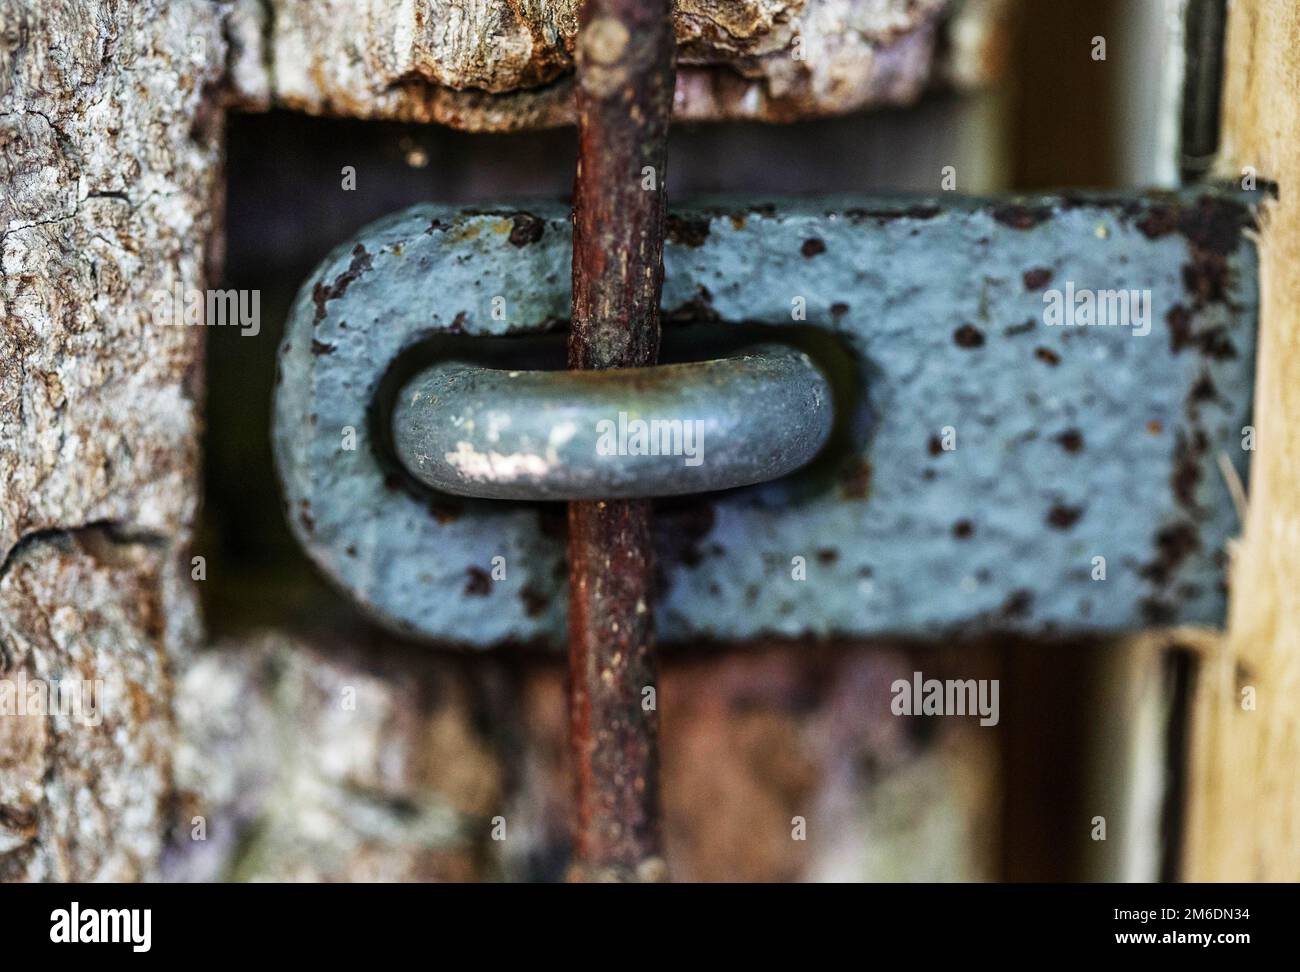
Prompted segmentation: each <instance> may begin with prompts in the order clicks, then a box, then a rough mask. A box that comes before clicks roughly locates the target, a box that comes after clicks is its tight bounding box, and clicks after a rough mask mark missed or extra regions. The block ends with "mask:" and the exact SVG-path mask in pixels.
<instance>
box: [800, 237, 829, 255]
mask: <svg viewBox="0 0 1300 972" xmlns="http://www.w3.org/2000/svg"><path fill="white" fill-rule="evenodd" d="M799 252H800V253H802V254H803V255H804V256H805V257H807V258H809V259H811V258H812V257H815V256H818V255H820V254H822V253H825V252H826V244H825V242H823V241H822V240H820V239H818V238H817V237H816V236H810V237H808V239H806V240H804V241H803V246H801V247H799Z"/></svg>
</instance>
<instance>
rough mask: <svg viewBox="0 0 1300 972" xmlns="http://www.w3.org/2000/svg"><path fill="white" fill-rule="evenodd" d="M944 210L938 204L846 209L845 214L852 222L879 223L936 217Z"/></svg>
mask: <svg viewBox="0 0 1300 972" xmlns="http://www.w3.org/2000/svg"><path fill="white" fill-rule="evenodd" d="M941 212H943V210H941V209H940V208H939V207H938V206H908V207H906V208H904V209H863V208H860V207H859V208H855V209H846V210H845V211H844V216H845V218H847V219H848V220H849V221H850V222H853V223H863V222H867V221H872V222H875V223H877V224H878V225H883V224H885V223H891V222H893V221H894V220H899V219H920V220H925V219H934V217H936V216H938V215H939V214H940V213H941Z"/></svg>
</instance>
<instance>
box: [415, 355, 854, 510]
mask: <svg viewBox="0 0 1300 972" xmlns="http://www.w3.org/2000/svg"><path fill="white" fill-rule="evenodd" d="M392 427H393V445H394V448H395V451H396V454H397V456H398V459H399V460H400V461H401V463H402V465H403V466H405V467H406V469H407V470H409V471H410V472H411V474H412V475H414V476H415V478H416V479H418V480H420V481H421V482H422V483H424V484H425V485H427V486H430V487H432V488H433V489H438V490H442V491H444V492H447V493H453V494H455V495H457V496H474V497H479V498H486V499H525V500H575V499H635V498H642V497H651V496H681V495H683V494H688V493H702V492H709V491H713V490H719V489H731V488H734V487H737V486H750V485H753V484H754V483H761V482H766V481H767V480H769V479H777V478H779V477H781V476H784V475H786V474H787V473H789V472H793V471H794V470H795V469H798V468H799V467H801V466H803V465H806V464H807V463H808V461H809V460H811V459H812V458H813V456H815V455H816V454H817V452H818V451H819V450H820V449H821V447H822V446H823V445H825V444H826V439H827V437H828V436H829V435H830V431H831V389H830V385H829V384H828V383H827V381H826V378H825V376H824V375H822V373H821V372H820V371H819V370H818V369H817V366H816V365H815V364H813V362H812V359H811V358H809V357H808V355H807V354H805V353H804V352H802V351H799V350H796V349H794V348H787V347H782V346H781V345H774V344H762V345H756V346H754V347H751V348H746V349H743V350H738V351H735V352H733V353H731V354H729V355H727V356H726V357H722V358H713V359H710V360H706V361H695V362H684V363H679V364H664V365H659V366H657V367H653V368H620V369H614V370H609V371H521V370H517V369H513V368H492V367H487V366H485V365H482V364H476V363H473V362H464V361H457V360H449V361H442V362H439V363H438V364H436V365H433V366H432V367H430V368H428V369H426V370H424V371H422V372H421V373H420V374H419V375H417V376H416V377H415V378H413V379H411V381H410V382H408V383H407V384H406V385H405V386H404V387H403V388H402V390H401V391H400V392H399V393H398V395H397V401H396V404H395V407H394V409H393V422H392Z"/></svg>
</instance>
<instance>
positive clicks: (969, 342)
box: [952, 324, 984, 349]
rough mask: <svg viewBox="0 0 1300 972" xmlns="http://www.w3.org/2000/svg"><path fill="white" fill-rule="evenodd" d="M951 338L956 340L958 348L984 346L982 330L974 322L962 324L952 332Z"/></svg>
mask: <svg viewBox="0 0 1300 972" xmlns="http://www.w3.org/2000/svg"><path fill="white" fill-rule="evenodd" d="M952 339H953V340H954V341H956V342H957V346H958V347H959V348H968V349H971V348H982V347H983V346H984V332H983V331H981V330H980V329H979V328H978V327H976V326H975V325H974V324H963V325H962V326H961V327H959V328H957V330H956V331H954V332H953V335H952Z"/></svg>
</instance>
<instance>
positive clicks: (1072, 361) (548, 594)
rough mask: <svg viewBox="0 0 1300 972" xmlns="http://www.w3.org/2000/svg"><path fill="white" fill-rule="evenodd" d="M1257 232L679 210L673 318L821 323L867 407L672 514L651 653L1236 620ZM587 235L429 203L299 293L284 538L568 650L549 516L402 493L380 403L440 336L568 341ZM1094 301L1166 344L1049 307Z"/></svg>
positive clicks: (549, 210) (1217, 213) (963, 212)
mask: <svg viewBox="0 0 1300 972" xmlns="http://www.w3.org/2000/svg"><path fill="white" fill-rule="evenodd" d="M1252 221H1253V217H1252V212H1251V210H1250V208H1249V207H1248V206H1247V205H1246V204H1244V203H1243V202H1242V201H1241V199H1240V198H1239V197H1238V196H1226V195H1220V194H1216V193H1213V192H1206V191H1198V192H1193V193H1182V194H1176V195H1171V194H1150V195H1144V196H1132V197H1122V198H1117V199H1102V198H1090V197H1082V198H1065V197H1059V196H1055V197H1041V198H1034V199H1020V200H1015V201H1008V200H1005V199H1003V200H983V201H982V200H969V199H965V200H954V199H951V198H944V199H942V200H939V199H933V198H916V197H891V198H888V199H869V200H863V199H821V200H815V201H809V200H801V201H788V200H786V201H781V200H777V201H771V202H767V201H763V202H761V203H758V204H744V205H742V204H737V203H735V202H725V203H718V204H711V203H704V204H700V205H698V206H695V207H692V208H689V209H686V210H679V211H678V212H677V213H676V214H675V215H674V216H672V217H670V220H669V238H668V243H667V246H666V252H665V257H664V265H665V275H666V278H665V285H664V308H665V315H666V321H669V322H671V321H676V320H683V319H707V320H713V321H716V322H720V323H722V324H730V323H737V324H739V323H747V324H757V325H781V326H787V327H789V326H795V327H798V328H818V329H821V330H822V331H824V332H825V333H826V334H828V335H832V336H833V337H834V338H835V339H836V340H838V341H839V342H840V343H841V344H842V346H843V347H844V348H845V349H847V351H848V352H849V360H851V361H852V362H853V365H852V370H853V371H855V372H856V373H855V374H852V375H848V376H844V375H840V376H839V380H840V381H841V383H848V384H850V385H856V386H857V387H860V388H862V389H864V393H863V394H862V396H861V398H860V400H859V401H857V403H856V404H855V406H854V408H853V410H852V414H851V415H849V416H847V417H846V420H847V421H848V423H849V426H850V427H849V433H848V437H847V441H848V442H849V443H850V447H849V448H848V449H847V450H844V451H842V452H841V453H840V454H839V455H837V456H834V457H832V458H833V459H834V461H833V462H830V463H828V464H823V466H822V468H820V469H814V470H812V471H809V472H806V473H800V474H796V475H794V476H792V477H789V478H787V479H785V480H781V481H777V482H773V483H768V484H764V485H759V486H753V487H747V488H745V489H740V490H734V491H730V492H727V493H720V494H711V495H708V496H703V497H698V498H694V499H691V500H689V501H675V502H674V504H672V505H670V506H668V507H666V508H665V509H664V510H663V512H662V515H661V516H660V517H659V521H660V523H661V525H662V528H661V530H660V533H661V537H660V542H659V545H658V549H657V557H658V563H659V565H660V569H661V574H662V576H663V579H664V590H663V592H662V600H661V603H660V604H659V605H658V608H657V615H656V625H657V628H658V630H659V632H660V636H661V638H662V639H663V640H667V641H686V640H691V639H701V638H706V639H720V640H734V639H748V638H755V637H759V636H766V635H776V636H803V635H815V636H832V635H834V636H863V635H874V634H880V633H887V632H889V633H901V634H924V633H936V632H946V631H952V630H967V629H969V628H971V627H972V626H974V627H978V628H996V629H1009V630H1017V631H1035V632H1037V631H1043V630H1052V629H1067V630H1093V631H1097V630H1100V631H1106V630H1121V629H1129V628H1135V627H1141V626H1145V625H1148V624H1151V623H1173V622H1203V623H1217V622H1221V621H1222V620H1223V617H1224V612H1225V589H1224V580H1225V564H1226V552H1225V547H1226V544H1227V542H1228V540H1229V538H1230V537H1231V536H1233V535H1234V534H1235V533H1236V532H1237V531H1238V530H1239V523H1238V520H1237V514H1236V511H1235V508H1234V506H1233V503H1232V500H1231V494H1230V491H1229V488H1228V484H1227V482H1226V481H1225V478H1224V471H1223V465H1224V463H1223V462H1222V461H1221V460H1220V457H1224V458H1225V459H1226V465H1227V466H1228V467H1230V468H1231V469H1232V470H1234V471H1235V475H1237V476H1240V477H1244V476H1245V474H1246V465H1247V463H1246V453H1245V452H1244V451H1243V428H1244V427H1245V426H1247V425H1248V424H1249V421H1250V418H1249V416H1250V405H1251V394H1252V383H1253V371H1254V355H1255V325H1256V308H1257V303H1258V293H1257V279H1256V278H1257V273H1256V255H1255V249H1254V245H1253V243H1252V242H1251V240H1250V238H1249V236H1248V234H1247V232H1246V230H1247V229H1248V228H1249V227H1250V226H1251V225H1252ZM570 240H571V236H570V224H569V213H568V210H567V209H566V208H563V207H561V206H558V205H530V206H529V208H528V209H527V210H526V211H525V210H520V209H516V208H509V207H506V208H499V209H485V210H477V211H472V212H455V211H453V210H450V209H447V208H445V207H440V206H435V205H420V206H416V207H414V208H412V209H409V210H406V211H404V212H401V213H398V214H395V215H393V216H391V217H388V218H386V219H384V220H381V221H380V222H378V223H375V224H374V225H372V226H370V227H368V228H367V229H365V230H364V231H362V233H361V234H360V235H359V236H358V237H357V238H356V239H355V240H353V241H350V242H348V243H347V244H345V245H343V246H341V247H339V248H338V249H336V250H335V251H334V253H333V254H331V256H330V257H328V258H327V259H326V260H325V261H324V263H323V264H322V265H321V267H320V268H319V269H318V271H317V272H316V274H315V275H314V276H313V278H312V279H311V280H310V281H309V282H308V284H307V285H306V286H304V288H303V291H302V292H301V294H300V295H299V298H298V300H297V302H296V303H295V306H294V309H293V311H292V313H291V317H290V320H289V322H288V325H287V329H286V335H285V339H284V343H283V346H282V348H281V359H280V369H281V373H280V383H279V387H278V390H277V399H276V406H275V430H274V438H275V446H276V454H277V463H278V466H279V471H280V476H281V479H282V482H283V485H284V489H285V495H286V503H287V507H288V514H289V519H290V521H291V523H292V525H293V528H294V530H295V532H296V533H297V535H298V537H299V539H300V540H301V542H302V543H303V545H304V547H305V549H306V550H307V551H308V553H309V554H310V556H311V558H312V559H313V560H314V561H315V562H316V563H317V564H318V565H319V566H320V567H321V568H322V569H323V570H324V571H325V572H326V573H327V574H328V575H330V576H331V577H332V578H333V579H334V580H335V581H336V582H338V583H339V584H341V585H342V586H344V587H345V588H346V589H348V590H349V591H350V592H352V594H353V595H354V597H356V598H357V599H358V600H359V601H360V603H362V604H364V605H365V606H366V607H367V608H368V609H369V610H370V611H372V612H373V613H374V614H375V616H376V617H377V618H378V619H379V620H381V621H382V622H384V623H386V624H387V625H389V626H391V627H393V628H394V629H397V630H400V631H403V632H405V633H407V634H413V635H417V636H420V637H425V638H429V639H433V640H438V641H443V642H450V643H460V644H466V645H473V646H488V645H492V644H497V643H502V642H512V641H513V642H518V641H545V642H548V643H551V644H553V645H555V646H557V647H558V646H560V645H562V644H563V642H564V621H563V612H564V603H565V599H564V596H563V584H564V565H563V557H564V545H563V542H562V540H561V539H560V538H559V537H557V536H556V535H555V530H554V529H550V528H549V527H550V525H553V524H554V523H555V522H556V519H557V517H556V515H555V513H554V512H548V511H547V509H546V508H545V507H544V506H541V505H520V504H510V503H501V502H493V501H479V500H463V499H456V500H448V499H446V498H439V499H430V498H429V497H422V496H420V495H418V494H416V493H413V492H411V491H410V490H408V489H407V488H405V487H404V486H403V485H402V484H401V483H399V482H396V481H395V477H394V476H393V475H392V471H391V469H386V468H385V467H384V466H383V464H382V463H381V462H380V460H379V459H378V458H377V455H376V448H375V441H374V440H375V435H374V430H373V429H372V427H371V426H372V421H373V416H372V415H371V414H370V410H371V404H372V402H373V401H374V399H375V396H376V393H377V389H378V386H379V383H380V381H381V380H382V378H383V376H384V375H385V374H386V373H387V371H388V369H389V367H390V365H391V363H392V362H393V361H395V360H397V359H398V358H399V357H400V356H401V355H402V354H403V352H404V351H406V350H407V349H409V348H411V347H412V346H414V345H417V344H420V343H421V342H424V341H427V340H428V339H429V338H431V337H434V336H437V335H440V334H442V335H445V334H465V335H502V334H527V333H538V332H542V331H546V330H550V329H554V328H556V327H558V326H560V325H562V322H563V321H564V320H565V319H566V317H567V314H568V307H569V278H570V273H569V266H570V246H571V242H570ZM1085 291H1087V292H1089V293H1091V294H1093V295H1094V297H1096V296H1097V295H1098V294H1100V297H1101V300H1102V302H1105V301H1107V300H1109V299H1111V297H1110V296H1109V295H1107V294H1105V293H1104V292H1106V291H1122V292H1124V293H1125V294H1127V295H1130V296H1132V297H1133V300H1134V301H1135V302H1136V303H1134V304H1133V305H1132V308H1131V309H1132V310H1133V311H1134V313H1135V314H1139V315H1140V314H1141V313H1142V312H1143V311H1142V308H1143V304H1142V301H1144V300H1145V301H1147V302H1148V303H1147V304H1146V310H1145V313H1146V314H1147V317H1146V325H1149V331H1147V332H1146V333H1140V332H1142V330H1143V328H1144V326H1146V325H1144V324H1142V323H1140V322H1139V323H1138V324H1137V325H1136V326H1135V325H1134V324H1133V323H1132V322H1131V321H1130V323H1129V324H1128V325H1127V326H1125V325H1117V326H1085V325H1077V326H1067V325H1062V326H1050V325H1049V324H1048V323H1046V319H1045V311H1049V310H1050V309H1051V307H1053V306H1056V307H1057V308H1058V309H1060V310H1062V311H1064V312H1065V313H1066V314H1067V317H1068V319H1071V320H1077V319H1078V317H1079V316H1080V315H1081V314H1082V306H1083V303H1084V302H1086V301H1085V298H1084V297H1083V296H1082V295H1083V293H1084V292H1085ZM1067 301H1068V303H1069V307H1070V308H1072V309H1073V310H1072V311H1071V310H1067V309H1066V304H1065V302H1067ZM1098 306H1099V305H1094V315H1095V314H1096V312H1097V308H1098ZM1112 306H1113V305H1112ZM1071 313H1072V314H1073V316H1072V317H1069V315H1070V314H1071ZM801 315H802V318H803V319H800V316H801ZM345 430H352V434H353V441H352V445H353V446H354V447H353V448H346V447H345V442H346V435H345ZM495 557H502V558H504V560H503V561H497V562H495V563H496V564H498V565H500V566H503V567H504V574H505V576H504V578H502V579H493V578H492V575H493V565H494V560H493V558H495ZM796 558H802V560H801V561H800V560H796ZM1098 558H1104V560H1101V561H1099V560H1098ZM800 565H802V568H801V566H800ZM1103 568H1104V573H1103ZM497 573H498V575H499V573H500V572H499V571H498V572H497ZM800 578H803V579H800Z"/></svg>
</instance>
